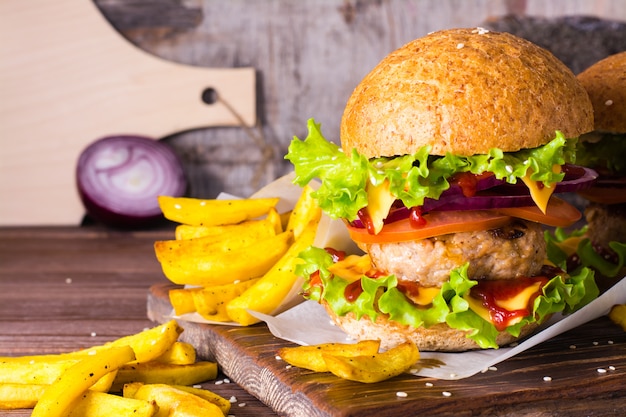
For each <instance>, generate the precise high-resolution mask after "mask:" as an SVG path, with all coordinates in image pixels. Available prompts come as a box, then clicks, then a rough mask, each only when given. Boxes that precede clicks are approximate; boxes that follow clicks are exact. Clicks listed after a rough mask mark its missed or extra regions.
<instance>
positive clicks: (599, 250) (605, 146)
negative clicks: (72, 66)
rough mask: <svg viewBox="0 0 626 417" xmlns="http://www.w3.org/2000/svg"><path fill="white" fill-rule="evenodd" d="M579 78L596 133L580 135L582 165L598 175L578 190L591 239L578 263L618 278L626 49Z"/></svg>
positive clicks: (625, 192) (624, 184)
mask: <svg viewBox="0 0 626 417" xmlns="http://www.w3.org/2000/svg"><path fill="white" fill-rule="evenodd" d="M578 80H579V81H580V83H581V84H582V85H583V87H584V88H585V89H586V91H587V93H588V94H589V98H590V99H591V104H592V105H593V109H594V131H593V132H590V133H587V134H584V135H582V136H581V138H580V141H579V143H578V151H577V155H578V157H577V158H578V163H579V164H581V165H585V166H588V167H590V168H593V169H594V170H595V171H597V172H598V174H599V176H598V179H597V180H596V182H595V183H594V185H593V187H590V188H587V189H584V190H581V191H580V192H579V194H580V195H581V196H583V197H584V198H585V199H587V201H588V204H587V206H586V208H585V212H584V214H585V220H586V223H587V230H586V234H585V235H584V237H586V238H588V240H586V241H584V242H583V243H582V245H581V246H580V250H579V251H578V252H579V254H578V255H577V256H578V258H577V259H578V261H579V262H580V263H582V264H584V265H589V266H593V267H594V269H596V270H597V271H599V272H600V273H601V275H602V276H604V277H615V276H618V275H619V274H623V273H624V269H623V267H624V264H625V263H626V51H625V52H621V53H618V54H615V55H611V56H609V57H607V58H605V59H603V60H601V61H599V62H597V63H595V64H594V65H592V66H590V67H589V68H587V69H586V70H585V71H583V72H581V73H580V74H579V75H578ZM622 276H623V275H622Z"/></svg>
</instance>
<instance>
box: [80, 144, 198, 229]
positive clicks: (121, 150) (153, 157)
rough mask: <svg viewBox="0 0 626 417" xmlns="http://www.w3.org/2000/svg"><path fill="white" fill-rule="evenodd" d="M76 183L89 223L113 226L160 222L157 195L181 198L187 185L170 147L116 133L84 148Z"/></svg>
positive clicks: (160, 214)
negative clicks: (91, 219) (96, 222)
mask: <svg viewBox="0 0 626 417" xmlns="http://www.w3.org/2000/svg"><path fill="white" fill-rule="evenodd" d="M76 185H77V188H78V193H79V195H80V198H81V201H82V202H83V205H84V206H85V209H86V210H87V213H88V214H89V216H91V217H92V218H93V219H95V220H97V221H99V222H101V223H103V224H105V225H107V226H112V227H119V228H143V227H147V226H150V225H153V224H155V223H156V222H157V221H159V220H162V219H163V214H162V212H161V209H160V207H159V203H158V200H157V197H158V196H159V195H169V196H175V197H180V196H182V195H183V194H184V192H185V190H186V188H187V181H186V178H185V174H184V171H183V167H182V164H181V162H180V159H179V158H178V156H177V155H176V154H175V153H174V151H173V150H172V149H171V148H170V147H169V146H168V145H166V144H165V143H163V142H159V141H157V140H154V139H151V138H147V137H144V136H136V135H120V136H107V137H104V138H101V139H99V140H97V141H95V142H93V143H92V144H90V145H89V146H88V147H87V148H85V150H83V152H82V153H81V155H80V157H79V159H78V164H77V166H76Z"/></svg>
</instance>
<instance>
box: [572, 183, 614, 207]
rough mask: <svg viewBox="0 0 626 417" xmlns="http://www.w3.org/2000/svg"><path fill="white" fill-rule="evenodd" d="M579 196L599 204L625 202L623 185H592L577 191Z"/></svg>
mask: <svg viewBox="0 0 626 417" xmlns="http://www.w3.org/2000/svg"><path fill="white" fill-rule="evenodd" d="M578 194H580V196H581V197H584V198H586V199H587V200H589V201H593V202H594V203H600V204H620V203H626V188H624V187H592V188H588V189H586V190H581V191H579V192H578Z"/></svg>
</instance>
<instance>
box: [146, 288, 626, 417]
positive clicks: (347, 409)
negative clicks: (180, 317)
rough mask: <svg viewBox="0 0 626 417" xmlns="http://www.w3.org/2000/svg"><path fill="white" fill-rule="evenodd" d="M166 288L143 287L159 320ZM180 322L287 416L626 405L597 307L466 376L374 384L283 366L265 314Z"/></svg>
mask: <svg viewBox="0 0 626 417" xmlns="http://www.w3.org/2000/svg"><path fill="white" fill-rule="evenodd" d="M171 288H174V287H173V286H172V285H170V284H158V285H154V286H153V287H152V288H150V292H149V294H148V305H147V308H148V317H149V318H150V319H151V320H154V321H156V322H159V323H163V322H165V321H166V320H168V318H167V317H166V316H167V315H168V314H170V312H171V310H172V307H171V305H170V303H169V299H168V291H169V289H171ZM180 324H181V325H182V326H183V327H184V328H185V331H184V332H183V334H182V336H181V338H182V340H185V341H187V342H189V343H192V344H193V345H194V346H195V347H196V349H197V350H198V355H199V356H200V357H202V358H204V359H208V360H216V361H217V362H218V363H219V365H220V366H221V369H222V370H223V371H224V373H225V374H226V375H228V376H229V378H230V379H231V380H233V381H234V382H236V383H237V384H239V385H241V386H242V387H243V388H245V389H246V390H247V391H249V392H250V393H252V394H253V395H255V396H256V397H258V398H259V399H260V400H261V401H263V402H264V403H266V404H267V405H268V406H270V407H271V408H272V409H274V410H275V411H276V412H277V413H278V414H279V415H283V416H287V417H300V416H302V417H330V416H332V417H348V416H359V417H367V416H372V417H373V416H377V417H385V416H417V415H420V416H422V415H423V416H444V417H452V416H454V417H457V416H461V417H463V416H478V415H480V416H495V415H497V416H504V417H513V416H515V417H519V416H527V417H530V416H534V417H539V416H568V417H570V416H571V417H573V416H588V415H597V416H623V415H626V333H625V332H624V331H623V330H622V329H621V328H619V327H618V326H616V325H615V324H613V323H611V322H610V321H609V320H608V318H606V317H602V318H600V319H597V320H594V321H592V322H590V323H587V324H585V325H583V326H580V327H578V328H576V329H574V330H572V331H569V332H567V333H563V334H561V335H559V336H557V337H555V338H554V339H551V340H549V341H547V342H544V343H542V344H540V345H538V346H535V347H534V348H532V349H529V350H527V351H525V352H523V353H522V354H520V355H517V356H515V357H513V358H511V359H509V360H506V361H504V362H502V363H500V364H498V365H497V366H496V368H497V369H492V370H487V371H486V372H484V373H481V374H478V375H475V376H472V377H470V378H466V379H462V380H456V381H443V380H436V379H431V378H422V377H415V376H410V375H406V376H399V377H396V378H393V379H390V380H387V381H384V382H380V383H376V384H361V383H358V382H350V381H345V380H341V379H339V378H336V377H334V376H333V375H332V374H322V373H313V372H310V371H307V370H303V369H298V368H293V367H292V368H289V367H287V366H286V363H285V362H282V361H279V360H277V359H276V352H277V350H278V349H279V348H280V347H283V346H293V344H292V343H289V342H285V341H283V340H281V339H277V338H275V337H274V336H273V335H272V334H271V333H270V332H269V330H268V329H267V326H266V325H265V324H258V325H254V326H250V327H230V326H214V325H207V324H198V323H189V322H180ZM311 331H314V329H312V330H311ZM423 365H424V366H436V364H429V363H425V364H423ZM398 392H403V393H406V397H399V396H397V393H398Z"/></svg>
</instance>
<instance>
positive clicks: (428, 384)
mask: <svg viewBox="0 0 626 417" xmlns="http://www.w3.org/2000/svg"><path fill="white" fill-rule="evenodd" d="M424 385H426V386H427V387H432V386H433V383H432V382H427V383H425V384H424Z"/></svg>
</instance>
